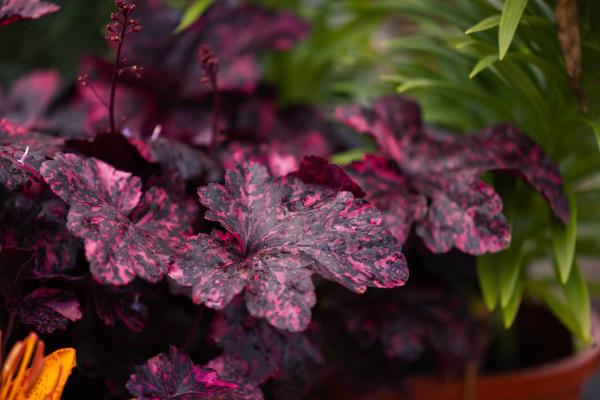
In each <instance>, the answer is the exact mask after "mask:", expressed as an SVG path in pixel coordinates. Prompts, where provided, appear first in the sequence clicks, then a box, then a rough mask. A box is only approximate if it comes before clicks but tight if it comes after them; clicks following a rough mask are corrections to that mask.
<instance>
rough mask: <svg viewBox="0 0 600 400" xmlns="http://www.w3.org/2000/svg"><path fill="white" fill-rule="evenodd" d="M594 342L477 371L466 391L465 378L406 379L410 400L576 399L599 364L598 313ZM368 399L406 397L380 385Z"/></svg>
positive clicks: (402, 398)
mask: <svg viewBox="0 0 600 400" xmlns="http://www.w3.org/2000/svg"><path fill="white" fill-rule="evenodd" d="M592 335H593V339H594V343H595V344H594V345H593V346H591V347H589V348H586V349H585V350H583V351H581V352H579V353H577V354H576V355H574V356H572V357H570V358H567V359H562V360H559V361H555V362H552V363H549V364H545V365H540V366H538V367H533V368H528V369H524V370H520V371H515V372H507V373H501V374H494V375H481V376H479V377H478V378H477V380H476V382H475V384H474V388H473V389H472V390H471V391H470V392H471V394H469V393H468V392H469V391H467V390H465V389H466V388H465V382H464V381H462V380H458V381H440V380H437V379H434V378H431V377H413V378H411V379H409V380H408V392H409V393H411V398H410V400H430V399H431V400H579V399H580V397H581V393H582V390H583V385H584V384H585V383H586V381H587V380H588V379H589V378H590V377H591V376H592V375H593V374H594V373H595V372H596V371H598V368H599V367H600V316H599V315H598V314H597V313H594V315H593V318H592ZM367 399H369V400H408V399H406V397H404V396H403V395H402V394H400V393H399V392H398V391H396V390H395V389H390V388H381V389H379V390H377V391H376V392H375V393H373V394H372V395H370V396H368V397H367Z"/></svg>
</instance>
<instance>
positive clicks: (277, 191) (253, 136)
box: [0, 0, 570, 400]
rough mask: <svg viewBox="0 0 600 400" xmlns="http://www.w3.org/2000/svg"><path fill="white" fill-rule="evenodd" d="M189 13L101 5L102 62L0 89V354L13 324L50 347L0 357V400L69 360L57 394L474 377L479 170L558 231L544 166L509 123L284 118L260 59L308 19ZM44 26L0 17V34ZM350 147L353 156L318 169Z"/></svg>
mask: <svg viewBox="0 0 600 400" xmlns="http://www.w3.org/2000/svg"><path fill="white" fill-rule="evenodd" d="M198 3H203V4H204V3H206V4H204V6H203V7H206V8H205V9H202V10H201V12H200V13H199V15H197V16H196V18H195V19H193V20H192V21H191V22H190V21H188V19H189V16H188V14H187V13H186V15H185V16H183V17H182V14H181V11H180V10H178V9H177V8H174V7H173V6H172V5H171V4H170V2H163V1H161V0H137V1H135V2H134V1H133V0H131V1H125V0H115V1H114V7H115V10H114V11H113V12H112V13H111V14H110V22H109V23H108V25H107V26H106V35H105V39H106V41H107V45H108V46H107V48H108V52H109V56H108V57H106V58H104V57H100V56H97V55H84V56H82V61H81V65H80V68H79V77H78V78H74V77H69V76H63V77H60V75H59V74H58V73H57V72H56V71H51V70H37V71H33V72H29V73H27V74H25V75H23V76H22V77H20V78H19V79H18V80H17V81H16V82H15V83H13V84H12V85H11V86H10V87H7V88H6V90H4V91H2V92H0V97H1V100H2V101H1V103H0V118H1V119H0V246H1V247H0V268H1V269H2V272H1V274H0V295H1V296H2V298H3V300H4V301H3V307H2V309H1V310H0V317H1V318H0V322H1V323H2V324H3V325H2V331H3V333H4V335H3V337H2V339H3V340H2V343H1V345H2V348H1V349H0V350H2V351H0V354H6V349H7V348H8V346H9V345H10V344H12V343H14V338H15V337H19V336H23V335H26V334H27V333H28V332H32V331H35V332H37V334H38V335H40V336H41V337H43V338H44V342H43V343H45V344H44V345H45V346H46V348H50V349H60V348H66V349H62V350H57V352H59V354H62V353H60V352H63V353H65V354H66V355H62V356H60V357H59V356H55V358H60V360H57V361H48V362H47V363H46V364H43V365H44V366H43V367H40V365H41V363H42V362H41V361H40V360H42V354H41V353H42V352H43V347H44V345H42V350H41V352H39V353H40V354H38V352H36V353H35V355H34V356H32V355H31V354H32V353H31V351H30V350H31V349H32V348H33V347H32V346H34V344H35V343H34V342H35V341H36V340H37V336H30V337H31V338H34V339H27V341H26V343H25V344H24V343H21V342H17V344H15V345H14V346H15V347H14V348H16V349H17V350H13V351H12V352H10V353H8V354H9V356H8V358H6V359H5V361H4V362H5V365H8V366H9V368H8V370H9V375H10V378H9V381H6V380H5V377H4V373H3V378H2V379H3V380H2V381H1V382H2V385H3V386H2V385H0V386H1V387H2V390H3V391H4V390H8V391H9V392H10V393H12V392H14V393H17V394H14V395H12V394H11V395H9V396H8V397H6V396H4V395H3V396H4V397H2V400H4V399H13V398H21V397H23V394H24V395H27V393H34V392H35V391H36V390H37V389H36V388H37V387H38V385H42V383H36V382H46V380H44V377H45V376H46V375H48V376H50V377H51V378H52V379H54V380H55V381H56V382H57V383H56V384H55V386H54V389H53V388H52V387H50V388H48V387H44V389H43V390H46V391H45V392H43V393H47V394H46V395H47V397H45V398H52V399H55V398H56V399H57V398H59V397H60V395H61V392H62V388H63V386H64V385H65V381H66V377H67V376H68V374H69V371H70V370H71V368H72V367H73V366H74V365H75V361H74V350H72V349H71V348H73V349H75V350H76V352H77V353H76V354H77V367H76V368H75V369H74V373H73V376H72V378H71V379H70V381H69V384H67V385H66V387H65V390H64V396H63V397H64V398H74V399H78V398H84V397H85V398H90V399H91V398H98V399H105V398H131V397H132V396H133V397H134V398H136V399H139V400H144V399H148V400H149V399H152V400H155V399H160V400H167V399H190V400H192V399H194V400H195V399H232V400H233V399H256V400H258V399H263V398H266V399H271V398H273V399H299V398H325V397H327V396H328V394H327V393H328V390H329V389H328V388H330V386H331V385H330V382H332V380H334V381H335V380H336V379H337V380H338V381H339V379H338V378H335V377H336V376H338V377H339V375H340V374H342V375H343V376H344V379H346V380H354V381H355V384H357V385H358V386H360V384H358V382H361V383H362V384H363V385H364V384H368V383H369V382H368V380H364V379H358V378H357V376H367V375H368V374H367V375H364V374H365V371H366V370H370V371H371V374H372V375H377V376H378V377H379V378H373V382H376V381H377V379H381V378H389V379H390V380H392V381H395V382H400V381H401V378H402V377H404V376H405V372H406V371H410V370H411V367H412V366H414V365H415V364H416V365H418V368H422V367H423V366H424V365H425V366H427V368H428V370H429V371H430V372H431V371H434V372H438V373H441V374H442V375H445V376H456V375H461V374H463V373H464V372H465V371H466V370H469V368H471V369H470V370H472V366H473V365H476V364H478V363H480V362H481V360H482V357H483V355H484V353H485V352H486V350H487V349H488V346H489V345H490V335H489V334H488V328H489V325H490V319H489V316H482V314H481V313H478V312H474V311H473V307H471V306H472V304H471V303H470V302H469V300H468V299H469V296H470V293H471V291H472V290H473V288H472V286H473V282H475V285H476V279H474V271H475V264H474V260H475V259H474V256H478V255H482V254H487V253H495V252H498V251H501V250H503V249H506V248H508V247H509V245H510V243H511V224H510V221H509V218H508V217H507V216H505V214H504V210H503V201H502V198H501V195H500V194H499V192H498V191H497V190H496V189H495V188H494V187H493V186H492V185H491V184H490V183H489V176H487V175H488V174H489V173H495V172H497V171H502V172H503V173H508V174H509V175H512V176H516V177H519V178H520V179H522V180H523V181H524V182H526V183H528V184H529V185H530V186H531V187H532V188H533V189H534V190H535V191H537V192H539V193H540V194H541V195H542V196H543V198H544V199H545V200H546V202H547V204H548V205H549V208H550V210H551V211H552V212H553V214H554V215H555V216H556V217H557V219H558V221H559V222H560V223H561V224H563V223H568V221H569V218H570V210H569V203H568V202H567V200H566V195H565V193H564V188H563V184H562V178H561V175H560V173H559V170H558V167H557V166H556V165H555V164H554V162H553V161H552V160H551V158H550V157H549V156H548V155H547V154H546V153H545V152H544V151H543V150H542V149H541V148H540V147H539V146H538V145H537V144H536V143H535V142H534V141H533V140H532V139H530V138H529V137H528V136H527V135H526V134H524V133H522V132H520V131H519V130H517V129H515V128H513V127H512V126H510V125H498V126H494V127H492V128H488V129H485V130H483V131H481V132H478V133H475V134H472V135H466V136H458V135H454V134H450V133H446V132H442V131H438V130H435V129H433V128H430V127H428V126H426V125H425V124H424V123H423V122H422V121H421V114H420V109H419V106H418V105H417V104H416V103H415V102H413V101H411V100H408V99H407V98H404V97H400V96H397V95H390V96H385V97H381V98H377V99H375V100H373V101H372V102H371V104H370V105H365V104H361V105H357V104H345V105H342V106H340V107H339V108H338V109H337V111H335V112H333V110H332V109H331V108H330V107H319V106H318V105H314V104H313V105H309V104H299V105H296V106H294V107H287V108H284V107H282V106H281V105H280V103H279V102H278V90H277V89H278V88H277V85H274V84H273V82H271V83H266V82H267V81H266V80H265V79H264V70H263V65H264V64H263V55H265V54H266V53H273V52H278V53H281V52H286V51H293V49H294V47H295V46H296V45H297V44H298V43H299V42H300V41H302V40H303V39H304V38H305V37H306V36H307V35H309V32H310V29H311V25H310V23H309V22H308V21H306V20H304V19H302V18H300V17H298V16H296V15H294V14H292V13H291V12H289V11H281V10H274V9H271V8H265V7H262V6H260V5H258V4H257V3H256V2H253V3H244V2H238V1H233V0H220V1H215V2H198ZM196 7H198V5H197V4H196V5H195V6H190V10H192V9H193V10H195V11H193V12H194V13H195V12H197V8H196ZM55 11H58V6H55V5H53V4H50V3H48V2H43V1H37V0H35V1H34V0H29V1H28V0H21V1H16V0H15V1H3V2H2V5H1V6H0V24H2V25H4V24H8V23H10V22H14V21H17V20H19V19H24V18H30V19H31V18H33V19H35V18H38V17H41V16H42V15H44V14H47V13H51V12H55ZM59 14H60V13H59ZM59 14H57V15H59ZM182 18H184V21H187V22H186V23H185V24H184V25H181V23H182V22H181V21H182ZM178 27H179V28H178ZM176 28H177V29H176ZM1 38H2V31H1V30H0V40H1ZM360 134H367V135H368V136H369V137H371V138H373V139H374V140H375V142H376V145H377V146H376V147H377V148H376V149H374V150H373V152H372V153H373V154H368V155H366V156H365V157H364V158H361V159H360V160H357V161H354V162H352V163H349V164H347V165H336V164H333V163H331V162H330V161H329V160H331V158H330V156H332V155H333V154H334V153H335V152H338V151H342V150H346V149H348V148H350V147H353V146H354V145H355V144H356V143H358V142H359V141H360V140H361V137H360V136H361V135H360ZM510 179H512V178H510ZM440 265H442V266H443V267H444V269H445V270H448V271H450V272H449V273H448V274H444V273H441V272H440V268H439V266H440ZM409 269H410V275H411V278H410V280H409ZM449 275H452V276H451V277H450V276H449ZM465 293H468V294H467V295H465ZM31 335H35V334H33V333H32V334H31ZM30 340H31V341H32V343H34V344H29V342H28V341H30ZM37 343H42V342H37ZM39 346H40V345H38V348H39ZM23 348H26V349H27V350H26V351H25V353H23V351H22V349H23ZM14 354H18V357H17V356H15V355H14ZM55 354H57V353H53V354H52V355H50V356H49V357H50V358H51V357H53V356H54V355H55ZM15 357H17V358H15ZM31 357H33V358H31ZM69 357H71V358H69ZM30 358H31V359H32V360H33V361H32V362H31V366H30V370H31V372H29V373H27V372H24V371H25V370H24V368H25V367H27V366H28V362H29V359H30ZM17 359H18V360H22V361H17ZM46 359H48V357H47V358H46ZM19 362H20V364H19ZM54 363H65V365H67V364H68V365H67V366H66V367H64V368H62V367H60V366H58V367H57V366H55V365H54ZM16 365H20V366H21V367H20V369H19V370H18V371H17V370H16ZM390 366H391V367H390ZM57 368H58V370H57ZM61 368H62V369H61ZM15 371H17V372H15ZM40 371H41V372H40ZM45 371H46V372H45ZM57 371H58V372H57ZM38 374H41V375H39V376H40V377H39V379H38V380H37V381H36V379H35V376H37V375H38ZM44 374H46V375H44ZM48 379H50V378H48ZM15 382H17V383H15ZM44 385H46V383H44ZM21 386H23V387H25V386H26V388H25V389H20V388H21ZM42 386H43V385H42ZM6 388H8V389H6ZM90 389H92V390H90ZM40 390H42V389H40ZM48 390H49V391H48ZM11 391H12V392H11ZM19 391H21V392H22V393H23V394H21V392H19ZM3 393H4V392H3ZM35 393H37V392H35ZM40 393H42V392H40ZM19 396H20V397H19ZM24 398H37V397H31V396H29V397H24ZM40 398H41V397H40Z"/></svg>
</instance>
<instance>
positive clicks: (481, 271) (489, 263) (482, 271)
mask: <svg viewBox="0 0 600 400" xmlns="http://www.w3.org/2000/svg"><path fill="white" fill-rule="evenodd" d="M477 276H478V278H479V286H480V288H481V294H482V295H483V300H484V301H485V305H486V306H487V308H488V310H490V311H492V310H494V308H496V304H497V303H498V296H499V291H498V265H497V255H496V254H486V255H484V256H481V257H477Z"/></svg>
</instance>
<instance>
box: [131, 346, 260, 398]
mask: <svg viewBox="0 0 600 400" xmlns="http://www.w3.org/2000/svg"><path fill="white" fill-rule="evenodd" d="M127 390H129V392H130V393H131V394H132V395H133V396H135V398H136V400H261V399H262V398H263V396H262V393H261V392H260V390H259V389H257V388H256V387H252V386H248V385H242V384H236V383H233V382H228V381H224V380H222V379H221V378H220V377H219V375H218V374H217V373H216V372H215V371H214V370H212V369H210V368H205V367H200V366H196V365H194V364H193V363H192V360H191V359H190V358H189V357H188V356H187V355H186V354H184V353H181V352H179V351H178V350H177V349H176V348H175V347H173V346H171V347H170V348H169V353H168V354H165V353H161V354H159V355H157V356H155V357H152V358H151V359H149V360H148V362H147V363H146V364H144V365H138V366H136V367H135V368H134V373H133V374H132V375H131V377H130V379H129V382H127Z"/></svg>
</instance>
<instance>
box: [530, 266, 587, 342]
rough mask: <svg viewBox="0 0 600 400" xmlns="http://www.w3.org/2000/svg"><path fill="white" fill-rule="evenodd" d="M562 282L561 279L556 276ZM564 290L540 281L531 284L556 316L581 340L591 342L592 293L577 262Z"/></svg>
mask: <svg viewBox="0 0 600 400" xmlns="http://www.w3.org/2000/svg"><path fill="white" fill-rule="evenodd" d="M556 281H557V282H559V284H560V279H559V278H558V276H557V277H556ZM561 287H562V292H561V291H557V290H555V289H557V288H556V287H555V286H554V285H551V284H548V283H547V282H546V283H543V282H539V283H537V284H533V285H531V286H530V289H531V290H532V293H533V294H535V295H537V296H539V297H541V298H542V299H543V300H544V302H545V303H546V304H547V305H548V307H549V308H550V310H551V311H552V312H553V313H554V314H555V315H556V317H557V318H558V319H559V320H560V321H561V322H562V323H563V324H564V325H565V326H566V327H567V328H568V329H569V330H570V331H571V332H572V333H573V334H574V335H575V336H576V337H577V338H579V339H580V340H582V341H583V342H585V343H590V342H591V325H592V322H591V306H590V294H589V289H588V286H587V283H586V281H585V278H584V277H583V275H582V274H581V270H580V269H579V266H578V265H577V262H574V263H573V267H572V268H571V275H570V276H569V279H568V280H567V282H566V283H565V284H561Z"/></svg>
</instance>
